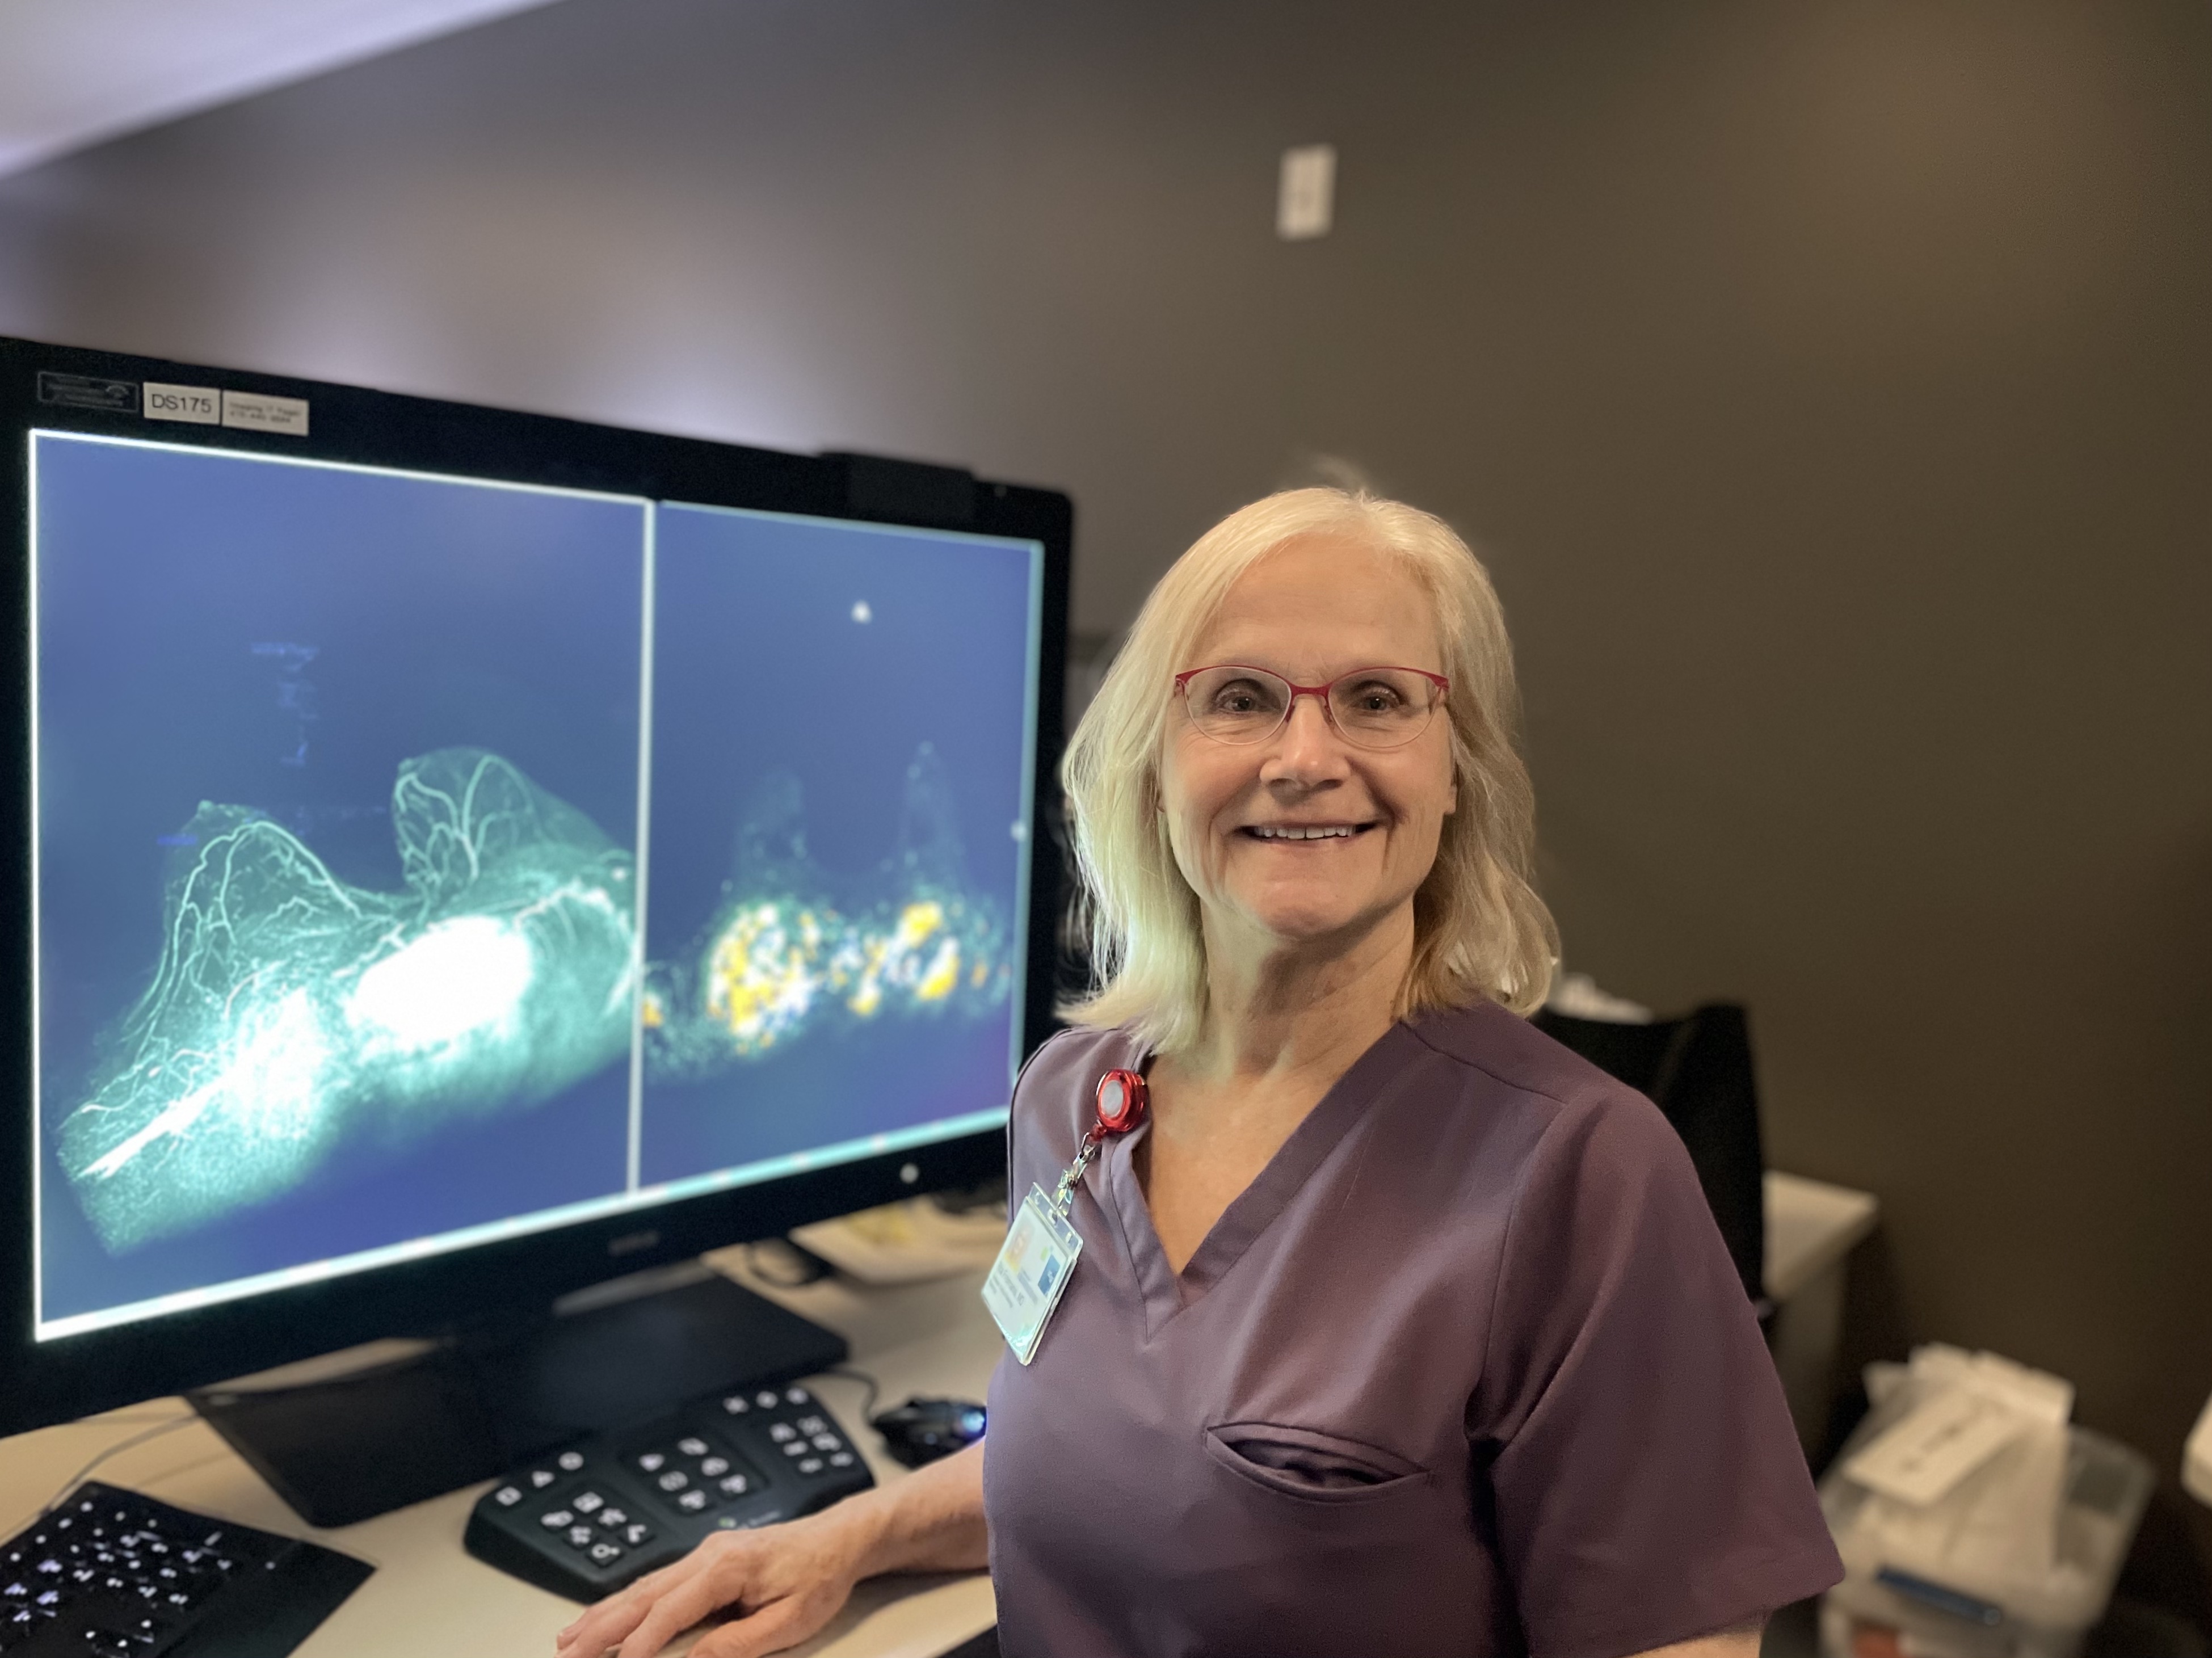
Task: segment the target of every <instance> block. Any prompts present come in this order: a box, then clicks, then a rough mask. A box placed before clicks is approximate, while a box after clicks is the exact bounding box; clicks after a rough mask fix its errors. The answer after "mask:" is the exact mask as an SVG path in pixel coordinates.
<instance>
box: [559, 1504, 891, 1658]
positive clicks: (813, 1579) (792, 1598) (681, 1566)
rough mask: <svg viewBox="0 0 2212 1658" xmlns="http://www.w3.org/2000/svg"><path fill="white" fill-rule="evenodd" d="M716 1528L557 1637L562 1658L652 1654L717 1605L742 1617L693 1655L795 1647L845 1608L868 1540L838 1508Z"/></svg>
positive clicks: (733, 1657)
mask: <svg viewBox="0 0 2212 1658" xmlns="http://www.w3.org/2000/svg"><path fill="white" fill-rule="evenodd" d="M844 1506H845V1505H843V1504H840V1505H839V1508H838V1509H830V1510H829V1511H828V1512H826V1513H823V1514H818V1515H811V1516H810V1517H809V1518H807V1519H805V1520H794V1521H791V1522H790V1523H789V1524H787V1525H781V1526H763V1527H760V1528H759V1529H757V1530H756V1531H731V1532H718V1533H715V1534H714V1536H712V1537H709V1538H708V1539H707V1540H706V1541H704V1542H703V1543H702V1544H700V1545H699V1546H698V1547H697V1548H696V1549H694V1550H692V1551H691V1552H690V1553H689V1554H687V1555H685V1556H684V1558H682V1559H681V1560H678V1562H677V1563H676V1564H674V1565H672V1566H663V1567H662V1568H661V1569H660V1570H659V1571H656V1572H653V1573H651V1574H649V1575H647V1576H644V1577H641V1578H639V1579H638V1580H637V1582H635V1583H633V1584H631V1585H630V1586H629V1588H626V1589H624V1590H623V1592H622V1593H621V1594H617V1595H614V1596H611V1598H609V1599H607V1600H602V1601H600V1602H599V1605H598V1606H593V1607H592V1609H591V1611H589V1612H586V1613H585V1614H584V1615H583V1616H582V1617H581V1618H580V1619H577V1620H576V1621H575V1622H574V1623H573V1624H571V1625H568V1628H567V1629H564V1630H562V1631H561V1634H560V1637H559V1643H558V1649H559V1651H560V1654H561V1655H562V1658H601V1655H602V1654H604V1653H605V1651H606V1650H607V1649H609V1648H611V1647H616V1646H619V1647H620V1649H621V1652H622V1658H652V1655H653V1654H654V1653H657V1652H659V1650H660V1649H661V1648H663V1647H665V1646H666V1645H667V1644H668V1643H669V1642H670V1641H671V1640H672V1639H673V1638H675V1637H676V1636H678V1635H679V1634H681V1633H682V1632H683V1631H685V1630H687V1629H690V1627H691V1626H692V1625H694V1624H696V1623H700V1622H702V1621H704V1620H705V1619H707V1618H708V1617H710V1616H711V1615H712V1614H714V1612H720V1611H721V1610H722V1609H723V1608H725V1607H734V1608H735V1609H736V1610H737V1611H738V1612H739V1613H740V1614H741V1615H740V1616H739V1617H738V1619H736V1620H735V1621H734V1622H732V1623H727V1624H725V1625H722V1626H721V1627H720V1629H717V1630H715V1631H712V1632H711V1633H710V1634H708V1635H707V1636H706V1637H704V1638H703V1639H702V1640H701V1641H700V1643H698V1645H696V1647H694V1648H693V1649H692V1652H693V1654H694V1655H695V1658H757V1655H758V1654H761V1653H765V1652H780V1651H781V1650H782V1649H784V1648H786V1647H793V1646H797V1645H798V1644H799V1643H800V1642H801V1641H804V1640H805V1639H806V1637H808V1636H810V1635H812V1634H813V1633H814V1632H815V1631H817V1630H819V1629H820V1628H821V1627H822V1626H823V1625H825V1624H827V1623H828V1622H829V1620H830V1619H832V1618H835V1617H836V1615H837V1612H838V1610H839V1608H841V1607H842V1606H844V1604H845V1602H846V1600H847V1599H848V1598H849V1597H850V1595H851V1594H852V1593H853V1585H854V1584H855V1583H857V1582H860V1578H861V1577H862V1576H864V1573H863V1571H862V1570H861V1568H862V1565H863V1563H864V1562H863V1556H864V1553H865V1546H866V1540H865V1538H864V1537H863V1536H860V1535H858V1534H856V1533H858V1532H859V1530H860V1528H859V1527H856V1526H855V1525H854V1524H853V1523H852V1521H851V1520H850V1519H848V1518H846V1517H844V1516H842V1515H840V1513H839V1509H842V1507H844Z"/></svg>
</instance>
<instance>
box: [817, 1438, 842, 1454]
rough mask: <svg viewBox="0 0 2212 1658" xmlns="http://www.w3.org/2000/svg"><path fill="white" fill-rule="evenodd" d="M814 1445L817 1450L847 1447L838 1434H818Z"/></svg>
mask: <svg viewBox="0 0 2212 1658" xmlns="http://www.w3.org/2000/svg"><path fill="white" fill-rule="evenodd" d="M813 1445H814V1448H815V1449H816V1450H817V1451H842V1450H843V1449H844V1448H845V1447H844V1445H843V1443H842V1442H841V1441H840V1440H839V1439H838V1437H837V1436H836V1434H817V1435H815V1436H814V1439H813Z"/></svg>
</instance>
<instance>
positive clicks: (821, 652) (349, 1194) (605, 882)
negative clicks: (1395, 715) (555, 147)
mask: <svg viewBox="0 0 2212 1658" xmlns="http://www.w3.org/2000/svg"><path fill="white" fill-rule="evenodd" d="M0 451H4V461H0V508H4V519H5V523H6V531H5V533H6V535H7V537H8V543H7V544H8V546H9V551H10V556H12V557H13V558H14V559H15V572H14V579H13V580H12V581H11V582H10V583H9V598H8V599H7V601H6V602H7V603H8V604H10V605H13V606H15V619H14V625H12V626H10V627H9V629H8V639H9V649H10V650H12V651H13V652H14V653H15V658H14V659H13V660H12V661H11V662H9V663H8V664H6V665H4V666H5V669H6V671H5V672H4V675H0V678H4V681H5V686H6V689H5V690H4V693H0V695H4V697H5V701H4V703H0V729H3V730H4V732H5V733H6V735H7V738H8V740H9V741H11V742H13V743H14V744H15V755H16V767H17V769H16V778H17V789H16V793H15V798H14V800H13V802H12V809H11V810H10V811H9V814H8V824H9V828H8V830H7V832H8V833H9V834H10V835H14V836H15V837H17V839H16V845H15V857H14V858H13V859H11V860H10V862H9V873H8V879H9V882H10V884H11V891H10V897H11V900H12V902H11V905H10V908H9V912H8V913H9V914H10V915H12V916H13V917H15V925H14V926H13V929H12V936H11V937H10V938H9V940H8V941H7V944H6V947H5V949H4V951H0V957H4V966H0V1007H4V1009H5V1013H4V1017H6V1018H7V1020H8V1021H9V1034H10V1036H11V1038H12V1040H13V1042H14V1048H13V1055H14V1075H15V1078H17V1084H16V1104H15V1107H14V1108H12V1109H10V1110H9V1111H8V1112H7V1113H6V1114H5V1118H4V1121H0V1169H4V1170H5V1177H6V1178H7V1180H8V1181H9V1182H10V1184H11V1187H12V1193H13V1199H14V1200H13V1201H11V1203H10V1204H9V1208H8V1211H7V1215H6V1218H5V1236H4V1240H0V1317H4V1320H5V1325H4V1334H0V1366H4V1371H5V1376H6V1380H5V1382H4V1384H0V1432H10V1431H16V1430H21V1429H24V1428H27V1427H31V1426H33V1425H37V1424H41V1423H45V1422H48V1421H52V1420H57V1419H62V1418H71V1417H75V1416H78V1415H81V1414H83V1413H85V1412H89V1411H93V1410H96V1409H100V1408H103V1407H106V1406H112V1405H115V1404H118V1403H123V1402H126V1401H129V1400H136V1399H141V1398H145V1397H148V1396H150V1395H153V1394H161V1393H166V1392H170V1391H173V1390H177V1389H179V1388H189V1387H193V1386H197V1385H200V1384H204V1383H207V1382H214V1381H216V1380H219V1379H221V1378H223V1377H227V1376H237V1375H240V1374H241V1373H244V1372H246V1371H249V1370H257V1369H260V1368H263V1367H265V1366H268V1365H272V1364H278V1363H285V1362H287V1361H289V1360H292V1359H295V1358H299V1357H304V1356H307V1355H309V1354H313V1353H317V1352H321V1351H328V1350H330V1349H332V1348H336V1347H339V1346H343V1345H349V1344H351V1343H355V1342H358V1341H361V1340H363V1339H368V1338H371V1337H375V1336H383V1335H392V1334H419V1333H430V1332H435V1331H438V1330H441V1329H449V1328H451V1327H454V1326H455V1325H456V1323H457V1322H458V1321H465V1320H466V1319H468V1318H469V1317H471V1315H476V1314H478V1313H480V1312H483V1311H484V1310H485V1309H491V1308H495V1307H509V1308H511V1307H513V1306H516V1305H529V1306H537V1305H541V1304H543V1303H547V1302H550V1299H551V1298H552V1297H554V1296H556V1295H557V1294H560V1293H562V1292H563V1291H570V1290H573V1289H574V1288H576V1287H577V1286H579V1285H582V1284H588V1283H592V1282H593V1281H595V1280H599V1279H604V1278H607V1277H609V1276H611V1275H612V1274H616V1273H624V1272H635V1271H636V1270H637V1269H639V1268H642V1267H649V1266H653V1265H655V1264H656V1263H661V1262H666V1261H671V1260H677V1259H679V1258H684V1257H688V1256H690V1255H694V1254H697V1253H698V1252H699V1251H700V1250H702V1249H703V1248H710V1247H714V1246H717V1245H720V1244H726V1243H730V1242H738V1241H741V1240H745V1239H750V1238H757V1237H762V1236H771V1235H774V1234H776V1233H780V1232H781V1231H784V1230H787V1229H788V1228H790V1227H791V1226H793V1225H794V1224H799V1223H801V1222H804V1221H807V1220H811V1219H816V1218H822V1217H824V1216H827V1215H831V1214H836V1213H842V1212H849V1211H851V1210H854V1209H856V1208H860V1207H863V1206H867V1205H869V1204H872V1203H876V1202H881V1201H884V1200H887V1199H891V1198H893V1197H896V1196H899V1195H902V1194H906V1193H912V1192H914V1191H916V1190H923V1189H930V1188H933V1187H944V1186H950V1185H955V1184H960V1183H963V1182H967V1181H975V1180H977V1179H980V1178H983V1177H986V1176H987V1175H989V1174H991V1173H993V1172H994V1171H996V1170H998V1169H1000V1168H1002V1167H1003V1161H1002V1160H1003V1145H1004V1141H1003V1130H1004V1124H1005V1121H1006V1102H1007V1098H1008V1095H1009V1092H1010V1087H1011V1083H1012V1078H1013V1075H1014V1073H1015V1071H1016V1069H1017V1067H1018V1065H1019V1063H1020V1061H1021V1060H1022V1059H1023V1058H1024V1055H1025V1054H1027V1052H1028V1051H1029V1049H1030V1048H1031V1047H1032V1046H1034V1044H1035V1043H1036V1042H1038V1041H1039V1040H1041V1039H1042V1035H1044V1033H1045V1031H1046V1029H1048V1024H1049V1019H1050V999H1051V983H1050V981H1051V978H1052V967H1053V960H1054V934H1055V927H1054V919H1055V911H1056V908H1057V890H1058V884H1057V878H1058V873H1059V872H1058V867H1057V859H1056V858H1055V857H1054V855H1052V853H1051V849H1050V847H1049V846H1048V845H1047V846H1045V847H1040V845H1039V833H1038V831H1039V826H1040V825H1041V824H1042V823H1045V822H1046V821H1048V820H1047V807H1046V805H1045V801H1046V791H1047V789H1048V786H1049V782H1050V763H1051V761H1052V759H1053V757H1054V755H1055V754H1056V752H1057V746H1058V742H1059V737H1060V731H1059V725H1060V695H1059V690H1060V672H1061V665H1062V655H1063V650H1064V641H1065V629H1066V582H1067V560H1068V541H1069V531H1070V514H1069V508H1068V504H1067V501H1066V497H1064V496H1062V495H1056V494H1054V493H1051V492H1048V491H1044V490H1038V489H1024V488H1017V487H1014V486H1011V485H1005V484H996V483H981V482H979V481H977V480H975V479H974V478H973V477H969V475H968V474H966V473H964V472H960V471H955V470H951V469H946V468H939V467H926V466H918V465H905V464H902V463H896V462H889V461H883V460H875V459H868V458H866V457H856V456H846V457H838V456H832V457H806V456H799V455H787V454H780V453H774V452H767V451H763V450H757V449H746V448H739V447H735V446H726V445H719V444H712V443H706V442H702V441H697V440H685V439H677V438H670V437H662V436H654V435H650V434H641V433H636V432H629V431H621V430H616V429H613V428H605V427H599V426H592V425H587V424H583V423H580V422H570V421H562V420H555V419H549V418H545V417H542V416H529V415H522V414H516V413H511V412H505V411H499V410H487V409H480V408H472V407H466V406H463V405H459V404H449V403H440V402H432V401H428V400H424V399H420V398H407V397H400V396H393V395H389V394H385V393H380V392H369V391H363V390H360V389H356V388H349V387H341V386H328V385H322V384H317V383H309V382H301V381H292V380H278V379H276V378H272V377H270V376H264V375H258V374H244V373H233V372H229V371H222V370H216V369H210V368H204V367H187V366H184V365H179V364H176V363H170V362H160V361H147V360H143V359H138V358H131V357H124V356H118V355H108V354H96V353H89V352H83V351H76V350H70V349H60V348H54V347H48V346H41V345H34V344H31V343H23V342H13V341H10V342H0Z"/></svg>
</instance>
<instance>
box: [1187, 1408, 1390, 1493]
mask: <svg viewBox="0 0 2212 1658" xmlns="http://www.w3.org/2000/svg"><path fill="white" fill-rule="evenodd" d="M1206 1455H1209V1456H1211V1457H1212V1459H1213V1460H1214V1461H1216V1462H1218V1463H1220V1464H1221V1465H1222V1466H1223V1467H1225V1468H1227V1469H1229V1470H1230V1471H1231V1473H1236V1474H1237V1475H1239V1476H1241V1477H1242V1478H1243V1479H1248V1480H1249V1481H1251V1482H1252V1483H1253V1484H1254V1485H1261V1486H1264V1487H1265V1488H1267V1490H1269V1491H1280V1492H1282V1493H1284V1494H1285V1495H1286V1496H1290V1497H1308V1498H1311V1499H1314V1500H1316V1501H1319V1502H1324V1503H1362V1502H1372V1501H1375V1500H1376V1499H1378V1498H1381V1497H1389V1496H1393V1495H1395V1494H1396V1493H1397V1492H1400V1491H1407V1490H1410V1489H1412V1488H1413V1487H1415V1486H1418V1485H1425V1484H1426V1483H1427V1482H1428V1471H1427V1470H1426V1469H1425V1468H1424V1467H1421V1466H1420V1464H1419V1463H1418V1462H1409V1461H1407V1460H1406V1459H1405V1458H1404V1457H1402V1456H1400V1455H1397V1454H1396V1453H1395V1452H1394V1451H1386V1450H1383V1448H1380V1447H1379V1446H1375V1445H1368V1444H1363V1443H1362V1442H1360V1441H1358V1440H1357V1439H1346V1438H1345V1437H1344V1436H1341V1435H1340V1434H1330V1433H1322V1432H1319V1431H1317V1430H1315V1429H1312V1428H1291V1427H1285V1426H1284V1425H1282V1424H1279V1423H1274V1422H1225V1423H1221V1424H1218V1425H1216V1426H1213V1427H1210V1428H1208V1429H1206Z"/></svg>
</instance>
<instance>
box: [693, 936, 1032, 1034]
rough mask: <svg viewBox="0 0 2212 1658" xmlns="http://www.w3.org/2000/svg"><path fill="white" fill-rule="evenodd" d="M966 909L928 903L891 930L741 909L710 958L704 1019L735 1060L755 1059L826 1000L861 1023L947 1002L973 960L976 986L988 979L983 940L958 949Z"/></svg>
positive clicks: (972, 979)
mask: <svg viewBox="0 0 2212 1658" xmlns="http://www.w3.org/2000/svg"><path fill="white" fill-rule="evenodd" d="M963 925H964V922H963V906H961V905H959V904H958V903H957V902H956V903H952V904H950V905H948V904H946V903H944V902H939V901H938V900H936V899H934V898H923V899H917V900H916V901H915V902H911V903H908V904H905V905H902V907H901V908H899V910H898V912H897V914H896V918H895V919H893V920H891V921H890V925H889V926H881V924H880V923H878V926H870V925H869V924H868V923H866V922H865V921H848V920H845V919H844V918H843V917H842V916H840V915H838V914H836V912H835V911H832V910H817V909H811V908H810V909H800V908H796V907H795V906H793V905H790V904H779V903H775V902H763V903H757V904H749V905H746V906H744V908H740V909H739V910H738V912H737V913H736V914H734V915H732V917H731V918H730V920H729V922H728V924H727V925H726V926H725V927H724V928H723V929H722V932H721V933H720V937H718V938H716V939H715V941H714V945H713V947H712V949H711V950H709V952H708V960H707V963H706V974H705V980H706V982H705V985H704V990H705V993H706V1007H707V1012H708V1016H709V1017H712V1018H713V1019H714V1022H715V1023H717V1024H719V1025H720V1026H722V1027H723V1028H724V1029H726V1030H728V1032H729V1033H730V1035H731V1036H732V1038H733V1039H734V1041H735V1042H736V1046H737V1048H738V1052H740V1053H743V1054H754V1053H759V1052H762V1051H763V1050H765V1049H767V1048H770V1047H772V1046H773V1045H774V1044H775V1042H776V1040H777V1038H778V1037H779V1036H781V1035H788V1034H791V1033H793V1031H794V1030H795V1029H796V1028H797V1026H798V1025H799V1023H801V1021H803V1020H804V1019H805V1017H806V1014H807V1012H808V1010H809V1009H810V1007H811V1006H812V1005H813V1004H814V1002H815V999H816V998H817V996H819V995H822V994H824V993H827V994H829V995H832V996H836V997H838V998H840V999H842V1000H843V1002H844V1004H845V1005H846V1006H847V1007H848V1009H850V1010H851V1011H853V1012H854V1014H856V1015H858V1016H859V1017H861V1018H864V1019H867V1018H873V1017H875V1016H876V1015H877V1014H878V1012H880V1011H883V1009H884V1006H885V1005H886V1004H887V1003H894V1002H897V1001H900V1000H903V1002H904V1003H905V1004H906V1005H909V1006H915V1007H921V1006H926V1005H936V1004H941V1003H944V1002H946V1001H948V1000H950V999H951V998H952V996H953V995H954V993H956V992H957V991H958V990H959V989H960V988H961V979H962V975H963V971H965V970H968V969H969V963H970V962H972V963H974V965H973V969H972V973H971V974H970V976H969V982H970V983H972V984H973V985H974V986H975V987H976V988H979V989H980V988H981V987H983V986H984V985H985V984H986V983H987V982H988V981H989V977H990V969H989V964H988V962H987V959H986V957H987V950H985V949H984V948H983V947H982V944H983V941H982V940H981V939H980V938H968V939H966V940H965V941H964V944H963V938H961V937H960V936H959V933H960V931H961V928H962V926H963ZM878 928H880V930H878Z"/></svg>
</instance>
